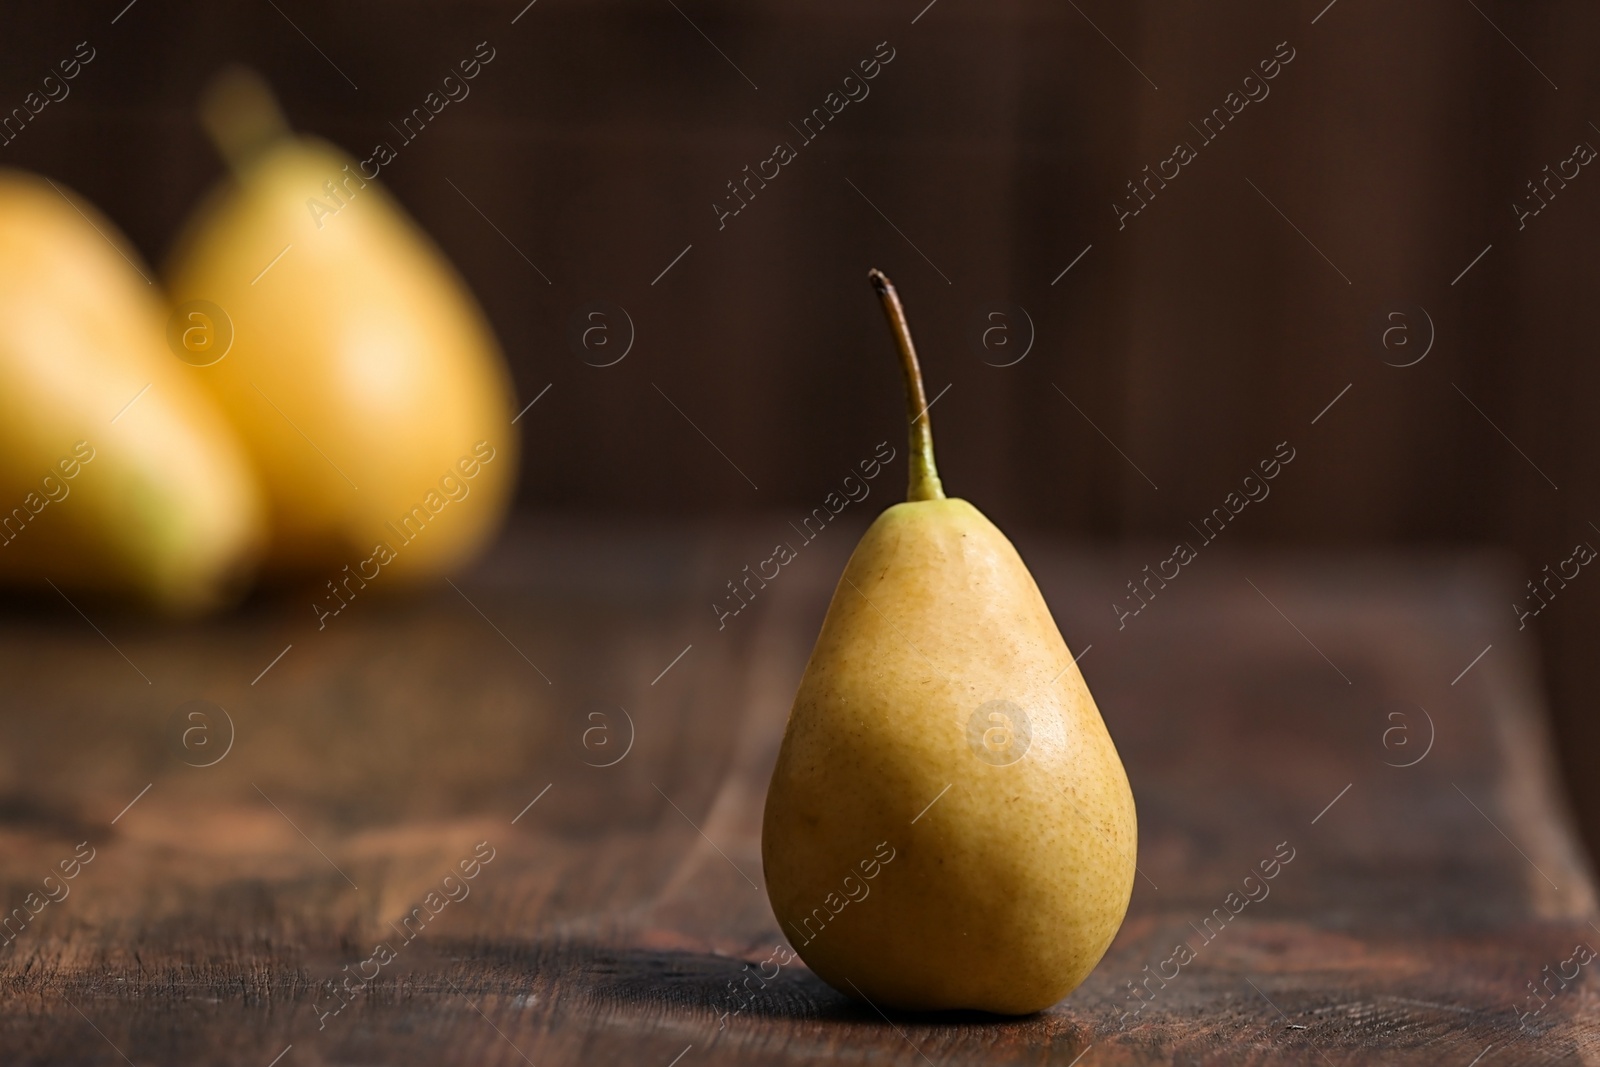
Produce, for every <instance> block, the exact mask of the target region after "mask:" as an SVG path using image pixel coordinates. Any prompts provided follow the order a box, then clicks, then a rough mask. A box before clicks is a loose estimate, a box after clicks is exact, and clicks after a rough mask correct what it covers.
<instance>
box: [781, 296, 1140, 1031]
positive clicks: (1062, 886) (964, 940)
mask: <svg viewBox="0 0 1600 1067" xmlns="http://www.w3.org/2000/svg"><path fill="white" fill-rule="evenodd" d="M872 280H873V284H874V287H875V288H876V289H877V291H878V293H879V295H880V297H881V298H882V300H883V303H884V306H885V309H886V311H887V313H888V316H889V320H890V323H891V326H892V327H893V329H894V333H895V337H896V341H897V342H898V345H899V348H900V356H901V365H902V367H903V369H904V371H905V377H906V396H907V405H908V414H909V416H910V418H909V422H910V438H911V456H910V478H909V482H910V485H909V492H908V500H907V501H906V502H905V503H901V504H896V505H894V506H892V507H890V508H888V509H887V510H886V511H884V512H883V514H882V515H880V516H879V517H878V519H877V520H876V521H875V522H874V523H873V524H872V526H871V527H870V528H869V529H868V530H867V532H866V534H865V535H864V536H863V537H862V539H861V542H860V544H858V545H857V546H856V549H855V552H854V554H853V555H852V556H851V558H850V561H849V563H848V564H847V566H846V567H845V572H844V575H843V576H842V577H841V578H840V581H839V585H838V588H837V589H836V591H835V593H834V596H833V600H832V603H831V604H830V605H829V608H828V613H827V617H826V619H825V620H824V622H823V625H822V631H821V633H820V635H819V636H818V638H817V643H816V646H815V648H814V649H813V650H812V653H811V658H810V661H809V662H808V663H807V665H806V669H805V674H804V676H803V677H802V679H801V682H800V687H799V691H798V692H797V694H796V696H795V702H794V707H793V709H792V711H791V712H790V716H789V722H788V725H787V727H786V729H785V732H784V738H783V745H782V748H781V750H780V752H779V756H778V762H777V765H776V767H775V768H774V770H773V775H772V783H771V787H770V788H769V790H768V793H767V804H766V812H765V819H764V824H763V828H762V840H761V844H762V862H763V867H764V870H765V874H766V881H767V893H768V897H769V899H770V901H771V903H772V908H773V912H774V914H775V915H776V917H777V919H778V922H779V925H780V927H781V928H782V930H783V932H784V934H785V936H787V937H788V938H789V940H790V943H791V944H792V945H793V946H794V948H795V950H796V951H797V952H798V953H799V954H800V956H801V958H802V959H804V960H805V962H806V964H807V965H808V966H809V967H811V969H812V970H813V971H815V972H816V973H817V975H818V976H819V977H821V978H822V979H823V980H824V981H826V982H828V983H829V984H830V985H832V986H833V987H834V988H836V989H838V990H839V991H840V992H843V993H845V994H846V995H849V996H852V997H856V998H858V999H862V1000H866V1001H869V1002H870V1003H872V1004H874V1005H877V1006H878V1007H883V1008H888V1007H893V1008H899V1009H904V1010H936V1009H953V1008H968V1009H978V1010H983V1011H990V1012H996V1013H1004V1014H1026V1013H1029V1012H1035V1011H1039V1010H1042V1009H1044V1008H1047V1007H1049V1006H1050V1005H1052V1004H1054V1003H1056V1002H1057V1001H1059V1000H1060V999H1061V998H1062V997H1064V996H1066V995H1067V994H1068V993H1070V992H1071V991H1072V990H1073V989H1075V988H1076V987H1077V986H1078V985H1079V984H1080V983H1081V982H1082V981H1083V980H1084V978H1086V977H1087V976H1088V975H1089V973H1090V972H1091V971H1092V970H1093V969H1094V967H1095V965H1096V964H1097V963H1098V962H1099V961H1100V959H1101V957H1102V956H1103V955H1104V954H1105V952H1106V949H1107V948H1108V947H1109V946H1110V944H1111V941H1112V939H1113V938H1114V937H1115V935H1116V932H1117V930H1118V928H1119V927H1120V926H1121V924H1122V919H1123V916H1124V914H1125V913H1126V911H1127V906H1128V900H1129V897H1130V895H1131V893H1132V889H1133V878H1134V873H1135V866H1134V864H1135V860H1136V854H1137V826H1136V816H1135V811H1134V802H1133V794H1132V791H1131V789H1130V788H1129V785H1128V779H1127V775H1126V773H1125V772H1124V770H1123V767H1122V761H1121V759H1120V758H1119V757H1118V755H1117V751H1116V748H1115V746H1114V745H1113V744H1112V741H1111V737H1110V735H1109V734H1108V733H1107V731H1106V728H1105V724H1104V722H1103V721H1102V719H1101V717H1100V712H1099V709H1098V708H1097V707H1096V706H1095V703H1094V698H1093V697H1092V696H1091V695H1090V693H1089V690H1088V687H1087V686H1086V685H1085V684H1084V681H1083V677H1082V675H1081V674H1080V673H1079V672H1078V669H1077V666H1076V664H1075V663H1074V662H1073V657H1072V654H1071V652H1070V651H1069V650H1068V648H1067V646H1066V642H1065V641H1064V640H1063V639H1062V637H1061V633H1060V630H1059V629H1058V628H1057V626H1056V624H1055V621H1054V619H1053V618H1052V617H1051V615H1050V610H1049V608H1048V607H1047V606H1046V604H1045V602H1044V598H1043V596H1041V595H1040V593H1039V589H1038V586H1037V585H1036V584H1035V582H1034V580H1033V577H1032V575H1031V574H1030V573H1029V572H1028V569H1027V567H1026V566H1025V565H1024V564H1023V562H1022V559H1021V557H1020V556H1019V555H1018V554H1017V551H1016V549H1015V548H1014V547H1013V546H1012V545H1011V542H1010V541H1008V540H1007V539H1006V537H1005V535H1004V534H1002V533H1001V532H1000V531H999V530H998V529H996V528H995V526H994V525H993V524H992V523H991V522H989V520H988V519H986V518H985V517H984V516H983V515H982V514H981V513H980V512H979V511H978V510H977V509H976V508H975V507H973V506H972V505H971V504H969V503H967V502H966V501H965V500H959V499H949V498H946V497H945V496H944V492H943V489H942V486H941V483H940V480H939V477H938V472H937V469H936V467H935V464H934V458H933V444H932V430H931V425H930V423H929V419H928V412H927V404H926V400H925V399H923V390H922V383H921V375H920V372H919V370H918V366H917V361H916V353H915V350H914V348H913V346H912V343H911V334H910V330H909V328H908V327H907V325H906V321H905V315H904V311H903V309H902V308H901V305H900V301H899V298H898V295H897V294H896V293H895V290H894V287H893V286H892V285H891V284H890V283H889V280H888V279H887V278H886V277H884V276H883V275H882V274H881V273H880V272H878V271H873V272H872ZM886 856H887V857H888V859H887V860H886V859H885V857H886Z"/></svg>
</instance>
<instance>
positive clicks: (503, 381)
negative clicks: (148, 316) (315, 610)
mask: <svg viewBox="0 0 1600 1067" xmlns="http://www.w3.org/2000/svg"><path fill="white" fill-rule="evenodd" d="M201 113H202V119H203V122H204V124H205V126H206V127H207V129H208V131H209V133H210V134H211V136H212V138H213V139H214V140H215V141H216V142H217V144H218V146H219V148H220V150H221V152H222V154H223V156H224V157H225V158H226V159H227V161H228V163H229V164H230V168H231V170H232V172H233V174H232V178H231V180H228V181H225V182H224V183H223V184H222V186H221V187H220V188H219V189H218V190H217V191H216V192H215V193H213V194H212V196H211V197H210V198H209V200H208V201H207V202H206V203H204V204H203V205H202V206H201V207H200V208H199V209H198V210H197V211H196V213H195V216H194V217H193V218H192V219H191V220H190V222H189V224H188V226H187V228H186V230H185V233H184V234H183V236H182V237H181V238H180V240H179V242H178V244H177V248H176V251H175V253H174V256H173V258H172V260H171V262H170V263H169V269H168V277H169V279H170V283H169V290H170V291H171V293H172V297H173V300H174V301H175V302H176V303H177V305H178V309H179V311H182V310H183V308H184V307H185V306H188V305H189V304H190V303H191V302H200V301H203V302H206V303H207V304H209V305H211V306H213V307H214V308H216V309H220V315H221V316H222V317H224V318H225V320H226V322H227V323H228V324H229V326H230V327H231V331H232V343H231V346H230V348H229V350H228V351H227V353H226V354H225V355H224V356H223V357H222V358H220V359H218V360H216V362H214V363H211V364H210V365H208V366H205V367H203V368H200V369H199V377H200V380H201V381H202V382H203V383H204V384H205V386H206V387H207V388H208V389H209V390H210V391H211V393H212V395H214V396H215V397H216V398H217V400H218V402H219V403H220V404H221V405H222V407H223V409H224V410H225V411H226V412H227V414H228V417H229V418H230V419H231V420H232V421H233V423H234V424H235V425H236V426H237V427H238V429H239V431H240V434H241V436H242V437H243V439H244V441H245V445H246V447H247V448H248V449H249V451H250V455H251V458H252V459H253V460H254V462H255V464H256V465H257V467H258V468H259V469H260V471H261V474H262V478H263V480H264V482H265V484H266V487H267V492H268V495H269V499H270V506H271V527H272V545H271V552H270V556H269V559H268V564H269V566H270V567H271V568H272V569H274V570H278V571H306V570H312V571H314V572H316V576H317V577H326V576H327V575H328V574H329V573H332V574H334V575H335V576H336V577H337V579H338V580H339V582H340V587H339V590H338V591H342V593H343V594H345V595H351V594H354V593H355V592H356V591H357V590H358V589H359V588H363V587H364V586H365V584H366V582H365V580H371V579H376V578H377V575H378V572H379V569H380V568H381V569H382V572H383V574H384V575H385V577H383V578H382V579H381V584H382V585H384V586H392V585H394V584H395V583H396V582H397V581H399V580H416V579H422V578H427V577H430V576H434V575H438V574H440V573H443V572H446V571H449V570H450V569H452V568H455V567H458V566H459V565H461V564H462V563H463V562H465V561H466V560H467V559H468V558H469V557H470V556H471V555H472V554H473V553H475V552H476V551H477V550H478V549H479V548H480V547H481V546H482V544H483V543H484V541H485V540H486V539H487V538H488V537H490V536H491V535H492V534H493V533H494V532H495V530H496V529H497V528H498V526H499V523H500V521H501V519H502V517H503V515H504V512H505V509H506V507H507V504H508V502H509V500H510V496H511V491H512V489H513V487H514V486H515V484H516V468H517V452H518V442H517V440H516V436H515V433H514V430H513V428H512V426H511V417H512V412H511V410H510V407H511V389H510V382H509V378H508V374H507V371H506V368H505V365H504V360H503V358H502V356H501V353H500V348H499V345H498V344H497V342H496V340H495V337H494V334H493V332H492V330H491V329H490V326H489V324H488V322H487V320H486V319H485V317H484V314H483V312H482V310H481V309H480V308H479V306H478V304H477V302H476V301H475V300H474V299H473V297H472V295H471V293H470V292H469V291H468V290H467V287H466V285H465V283H464V282H463V281H462V279H461V278H460V276H459V275H458V274H457V273H456V272H455V270H454V268H453V267H452V266H451V265H450V264H449V263H448V262H447V261H446V259H445V258H444V256H443V254H442V253H441V252H440V251H439V249H438V248H437V247H436V246H435V245H434V244H433V242H432V241H431V240H429V238H428V237H427V235H425V234H424V233H423V232H422V231H421V229H420V228H418V227H417V225H416V224H415V223H414V222H412V221H411V219H410V218H409V217H408V216H407V215H406V214H405V212H404V211H403V210H402V209H401V207H400V206H399V205H398V204H397V203H396V202H395V201H394V200H393V199H392V198H391V197H390V196H389V195H388V194H387V193H386V192H385V191H384V190H383V188H382V187H381V186H380V185H379V183H378V182H377V180H376V175H377V174H378V172H379V169H380V168H381V166H382V165H384V164H385V163H392V162H393V160H394V154H393V151H392V149H390V148H388V146H385V152H386V153H387V154H384V153H379V154H375V156H374V157H372V158H369V159H367V160H364V161H361V162H359V163H358V162H357V161H356V160H355V159H353V158H351V157H349V156H347V155H346V154H344V153H343V152H341V151H340V150H339V149H337V148H335V147H333V146H332V145H330V144H327V143H325V142H323V141H319V140H316V139H313V138H309V137H299V136H295V135H294V134H293V133H292V132H291V131H290V130H289V129H288V127H287V125H286V124H285V122H284V119H283V116H282V114H281V113H280V112H279V110H278V108H277V105H276V103H275V102H274V100H273V99H272V96H271V94H270V92H269V91H268V89H267V88H266V86H265V85H264V84H263V83H262V82H261V81H260V79H259V78H258V77H256V76H255V75H253V74H250V73H248V72H246V71H243V70H237V69H236V70H232V71H229V72H227V73H225V74H223V75H222V76H221V77H219V78H218V80H217V81H216V82H215V83H214V84H213V85H212V87H211V88H210V89H209V90H208V92H207V94H206V96H205V98H204V100H203V101H202V105H201ZM343 566H349V567H352V568H353V569H352V570H350V571H345V572H342V573H341V567H343ZM358 571H359V572H360V574H361V575H362V576H363V577H361V578H355V584H354V585H352V584H348V583H350V582H351V581H352V576H354V575H356V573H357V572H358ZM396 575H397V576H400V578H398V579H397V578H396V577H392V576H396ZM364 579H365V580H364ZM330 603H332V601H330ZM340 603H342V601H340Z"/></svg>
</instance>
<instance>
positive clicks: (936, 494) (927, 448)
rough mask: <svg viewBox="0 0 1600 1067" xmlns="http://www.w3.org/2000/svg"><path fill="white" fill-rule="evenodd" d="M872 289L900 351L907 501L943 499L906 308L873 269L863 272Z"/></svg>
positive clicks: (888, 283) (881, 276)
mask: <svg viewBox="0 0 1600 1067" xmlns="http://www.w3.org/2000/svg"><path fill="white" fill-rule="evenodd" d="M867 277H868V278H871V279H872V287H873V288H874V289H876V290H877V291H878V298H879V299H880V300H882V301H883V312H884V314H885V315H887V316H888V317H889V328H890V329H891V330H893V331H894V339H895V344H896V345H898V346H899V349H900V370H901V373H903V374H904V375H905V380H906V414H907V416H908V417H909V420H910V425H911V454H910V455H909V456H908V457H907V466H908V468H909V469H910V478H909V486H908V488H907V490H906V499H907V500H943V499H944V486H943V485H942V484H941V483H940V481H939V468H938V466H936V465H935V464H934V462H933V423H932V421H930V420H929V418H928V407H929V405H928V394H927V392H926V391H925V390H924V389H923V387H922V368H921V367H920V366H919V365H918V364H917V349H916V346H915V345H913V344H912V343H911V326H910V324H909V323H907V322H906V309H905V308H904V307H902V306H901V304H900V294H899V293H897V292H895V288H894V283H893V282H891V281H890V280H889V276H888V275H887V274H885V273H883V271H881V270H878V269H877V268H873V269H872V270H869V271H868V272H867Z"/></svg>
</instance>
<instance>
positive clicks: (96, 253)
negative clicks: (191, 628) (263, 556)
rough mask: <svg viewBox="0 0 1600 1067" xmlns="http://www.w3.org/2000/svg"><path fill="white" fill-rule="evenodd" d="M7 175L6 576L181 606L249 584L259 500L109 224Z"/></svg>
mask: <svg viewBox="0 0 1600 1067" xmlns="http://www.w3.org/2000/svg"><path fill="white" fill-rule="evenodd" d="M68 195H69V194H68V193H67V191H66V190H65V189H63V188H61V187H60V186H59V185H56V184H54V183H52V182H49V181H48V180H47V179H43V178H40V177H37V176H35V175H31V174H27V173H24V172H22V171H16V170H0V581H4V582H6V583H7V584H12V585H36V586H38V587H40V588H44V589H46V590H48V585H47V583H54V585H55V586H56V587H57V589H59V590H62V591H66V590H69V589H87V590H97V591H104V592H111V593H120V594H132V595H134V596H136V597H142V598H144V599H146V600H148V601H150V602H152V603H153V604H155V605H156V606H159V607H161V608H164V609H168V610H171V611H174V612H180V613H181V612H190V611H197V610H201V609H204V608H207V607H211V606H213V605H215V604H216V603H218V602H219V601H222V600H225V599H227V598H228V597H229V596H230V595H232V594H233V593H235V592H237V591H239V589H240V588H241V584H242V579H243V578H244V577H245V576H247V574H248V571H249V568H250V566H251V564H252V562H253V560H254V558H255V556H256V554H257V552H258V550H259V548H260V546H261V543H262V541H263V533H264V505H263V501H262V499H261V495H260V491H259V487H258V486H257V484H256V481H255V475H254V474H253V472H252V471H251V470H250V467H249V463H248V461H247V459H246V458H245V455H244V451H243V449H241V448H240V446H239V444H238V441H237V439H236V437H235V435H234V433H233V430H232V428H231V427H229V426H228V424H227V422H226V420H224V419H223V417H222V415H221V413H220V412H218V411H217V410H216V405H215V404H214V403H213V402H212V400H211V398H210V397H209V396H207V395H206V394H205V392H204V391H203V390H202V389H201V388H200V387H199V386H198V385H196V384H195V382H194V381H193V380H192V368H190V367H188V366H185V365H184V363H183V362H181V361H180V360H178V359H177V358H176V357H175V356H174V355H173V353H172V352H170V351H169V350H168V347H167V344H166V342H165V341H164V339H163V338H164V334H165V326H164V323H165V318H166V310H165V307H164V303H163V300H162V298H161V296H160V294H159V293H158V292H157V291H156V289H155V287H154V285H153V284H151V283H150V282H149V281H148V280H147V279H146V278H145V277H141V270H140V268H139V267H138V266H137V263H136V253H134V252H133V251H132V249H131V246H129V245H128V243H127V242H126V241H125V240H124V239H123V238H122V236H121V235H120V234H119V233H118V232H117V230H116V227H114V226H113V225H112V224H111V223H110V222H109V221H107V220H106V219H105V217H104V216H102V215H101V214H100V213H99V212H97V211H95V209H94V208H93V207H92V206H90V205H88V204H87V203H86V202H84V201H83V200H82V199H81V198H74V199H68Z"/></svg>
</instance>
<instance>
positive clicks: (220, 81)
mask: <svg viewBox="0 0 1600 1067" xmlns="http://www.w3.org/2000/svg"><path fill="white" fill-rule="evenodd" d="M200 123H201V125H203V126H204V127H205V130H206V133H207V134H209V135H210V137H211V141H212V143H213V144H215V145H216V146H217V151H219V152H221V153H222V158H223V159H225V160H227V162H228V167H229V169H231V170H232V171H233V172H234V174H236V175H237V174H242V173H244V172H245V171H247V170H249V169H250V167H251V166H252V165H253V164H254V163H255V161H256V160H257V159H259V158H260V157H261V156H262V155H264V154H265V153H266V151H267V150H268V149H270V148H271V147H272V146H273V145H275V144H277V143H278V142H279V141H281V140H283V139H284V138H285V137H288V136H290V133H291V131H290V129H289V123H288V121H287V120H285V119H284V117H283V112H282V111H280V110H279V109H278V101H277V100H276V99H274V98H273V96H272V90H271V89H270V88H269V87H268V86H267V83H266V81H265V80H264V79H263V78H262V77H261V75H259V74H257V73H256V72H255V71H253V70H250V69H249V68H247V67H238V66H234V67H228V68H227V69H225V70H223V71H222V73H220V74H218V75H217V76H216V77H215V78H213V79H212V81H211V83H210V84H209V85H207V86H206V88H205V90H204V92H202V93H201V96H200Z"/></svg>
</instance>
